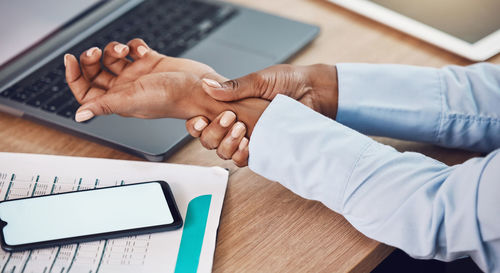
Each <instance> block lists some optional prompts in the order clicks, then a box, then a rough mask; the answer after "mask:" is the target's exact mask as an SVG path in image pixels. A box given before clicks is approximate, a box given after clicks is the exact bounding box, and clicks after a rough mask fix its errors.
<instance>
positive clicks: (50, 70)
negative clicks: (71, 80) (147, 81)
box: [0, 0, 236, 119]
mask: <svg viewBox="0 0 500 273" xmlns="http://www.w3.org/2000/svg"><path fill="white" fill-rule="evenodd" d="M235 13H236V9H234V8H232V7H229V6H219V5H216V4H211V3H207V2H197V1H181V0H149V1H145V2H143V3H141V4H139V5H138V6H137V7H135V8H134V9H132V10H130V11H128V12H127V13H125V14H124V15H122V16H121V17H120V18H118V19H116V20H115V21H113V22H112V23H110V24H108V25H106V26H104V27H103V28H102V29H101V30H99V31H97V32H96V33H94V34H93V35H91V36H89V37H88V38H87V39H86V40H83V41H81V42H80V43H79V44H77V45H76V46H74V47H73V48H71V49H70V50H68V52H69V53H72V54H74V55H75V56H79V55H80V54H81V53H82V52H83V51H85V50H86V49H88V48H91V47H93V46H97V47H99V48H101V49H102V48H103V47H104V46H105V45H106V44H107V43H109V42H111V41H118V42H121V43H126V42H128V41H129V40H131V39H133V38H138V37H139V38H142V39H143V40H144V41H145V42H146V43H147V44H148V45H149V46H150V47H151V48H154V49H155V50H157V51H158V52H160V53H163V54H166V55H169V56H174V57H175V56H179V55H180V54H182V53H183V52H184V51H186V50H187V49H189V48H191V47H192V46H194V45H195V44H196V43H198V42H199V41H200V40H202V39H203V38H204V37H206V35H208V34H209V33H210V32H211V31H213V30H214V29H216V28H217V27H218V26H220V25H221V24H222V23H224V22H225V21H226V20H228V19H229V18H230V17H231V16H233V15H234V14H235ZM62 60H63V56H62V55H61V56H59V57H57V58H55V59H54V60H52V61H51V62H49V63H48V64H46V65H44V66H43V67H41V68H40V69H38V70H37V71H36V72H34V73H32V74H31V75H29V76H28V77H26V78H25V79H23V80H22V81H20V82H19V83H17V84H14V85H13V86H11V87H9V88H7V89H6V90H4V91H3V92H1V93H0V97H5V98H9V99H11V100H14V101H17V102H20V103H25V104H26V105H29V106H32V107H35V108H40V109H42V110H44V111H47V112H51V113H55V114H57V115H59V116H62V117H66V118H70V119H74V116H75V112H76V110H77V109H78V107H79V106H80V104H79V103H78V102H77V101H76V100H75V98H74V97H73V94H72V93H71V90H70V89H69V87H68V85H67V84H66V80H65V77H64V74H65V68H64V64H63V61H62Z"/></svg>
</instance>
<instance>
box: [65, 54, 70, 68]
mask: <svg viewBox="0 0 500 273" xmlns="http://www.w3.org/2000/svg"><path fill="white" fill-rule="evenodd" d="M68 56H69V54H64V66H66V64H67V63H68Z"/></svg>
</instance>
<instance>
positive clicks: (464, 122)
mask: <svg viewBox="0 0 500 273" xmlns="http://www.w3.org/2000/svg"><path fill="white" fill-rule="evenodd" d="M337 71H338V81H339V82H338V85H339V102H338V112H337V121H338V122H340V123H342V124H344V125H346V126H348V127H350V128H353V129H355V130H358V131H360V132H362V133H366V134H369V135H378V136H388V137H393V138H399V139H406V140H414V141H424V142H429V143H433V144H437V145H441V146H446V147H454V148H455V147H459V148H464V149H468V150H475V151H481V152H488V151H491V150H493V149H496V148H499V147H500V137H498V135H499V134H500V66H499V65H493V64H488V63H481V64H476V65H472V66H468V67H458V66H448V67H444V68H442V69H436V68H425V67H415V66H404V65H372V64H339V65H337Z"/></svg>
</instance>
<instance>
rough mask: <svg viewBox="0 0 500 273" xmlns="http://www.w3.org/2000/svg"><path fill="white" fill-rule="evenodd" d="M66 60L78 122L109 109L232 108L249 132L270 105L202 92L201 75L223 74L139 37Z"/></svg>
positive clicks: (154, 112)
mask: <svg viewBox="0 0 500 273" xmlns="http://www.w3.org/2000/svg"><path fill="white" fill-rule="evenodd" d="M127 56H128V57H130V58H131V59H132V60H133V61H130V60H128V59H127V58H126V57H127ZM101 57H102V62H101ZM64 60H65V65H66V80H67V82H68V84H69V86H70V88H71V91H72V92H73V94H74V95H75V97H76V99H77V100H78V101H79V102H80V103H81V104H82V106H81V107H80V108H79V109H78V111H77V114H76V117H75V119H76V120H77V121H84V120H87V119H90V118H92V117H94V116H96V115H107V114H118V115H121V116H127V117H137V118H164V117H170V118H180V119H188V118H192V117H194V116H197V115H204V116H206V117H208V118H209V119H214V118H215V117H216V116H217V114H218V113H220V112H222V111H224V110H231V111H233V112H235V113H238V116H239V119H240V120H241V121H243V122H245V123H246V124H247V126H248V130H247V131H246V133H247V135H248V136H250V134H251V132H252V129H253V126H254V124H255V123H256V122H257V120H258V118H259V117H260V115H261V114H262V112H263V111H264V109H265V108H266V107H267V105H268V102H267V101H264V100H261V99H255V98H254V99H246V100H241V101H238V102H235V103H225V102H219V101H216V100H215V99H213V98H211V97H210V96H209V95H208V94H207V93H206V92H204V91H203V89H202V84H201V80H202V79H203V78H205V79H207V80H218V81H224V80H226V78H224V77H223V76H221V75H219V74H217V73H216V72H215V71H214V70H213V69H212V68H210V67H209V66H207V65H204V64H202V63H199V62H195V61H192V60H188V59H181V58H172V57H167V56H165V55H162V54H159V53H157V52H156V51H154V50H151V49H149V47H148V46H147V45H146V44H145V43H144V41H142V40H140V39H134V40H132V41H130V42H129V43H128V44H127V45H123V44H119V43H117V42H112V43H110V44H108V45H107V46H106V47H105V49H104V54H102V52H101V50H100V49H98V48H91V49H89V50H87V51H86V52H84V53H82V54H81V56H80V64H81V66H79V65H78V61H77V60H76V58H75V57H74V56H72V55H70V54H67V55H65V59H64ZM104 67H105V68H106V69H107V70H109V71H110V72H108V71H106V69H104Z"/></svg>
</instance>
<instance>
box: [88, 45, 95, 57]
mask: <svg viewBox="0 0 500 273" xmlns="http://www.w3.org/2000/svg"><path fill="white" fill-rule="evenodd" d="M96 50H97V47H93V48H91V49H89V50H87V57H90V56H92V55H94V51H96Z"/></svg>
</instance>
